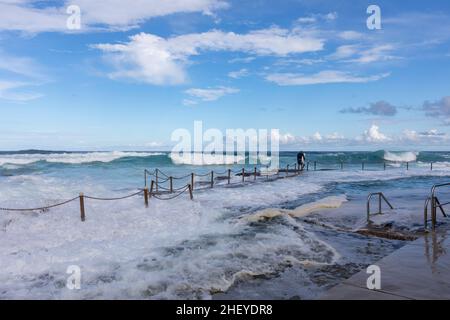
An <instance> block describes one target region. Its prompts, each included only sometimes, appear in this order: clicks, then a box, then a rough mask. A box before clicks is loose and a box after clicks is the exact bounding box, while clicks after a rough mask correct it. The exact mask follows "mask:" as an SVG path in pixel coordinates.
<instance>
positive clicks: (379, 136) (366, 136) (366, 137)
mask: <svg viewBox="0 0 450 320" xmlns="http://www.w3.org/2000/svg"><path fill="white" fill-rule="evenodd" d="M362 140H363V141H367V142H386V141H390V140H391V139H390V138H389V137H388V136H386V135H385V134H383V133H381V132H380V127H378V126H377V125H375V124H373V125H372V126H371V127H370V128H369V129H368V130H366V131H364V133H363V135H362Z"/></svg>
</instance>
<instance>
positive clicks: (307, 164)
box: [306, 161, 309, 171]
mask: <svg viewBox="0 0 450 320" xmlns="http://www.w3.org/2000/svg"><path fill="white" fill-rule="evenodd" d="M306 171H309V161H308V162H307V163H306Z"/></svg>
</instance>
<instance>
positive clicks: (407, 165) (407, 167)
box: [406, 162, 409, 171]
mask: <svg viewBox="0 0 450 320" xmlns="http://www.w3.org/2000/svg"><path fill="white" fill-rule="evenodd" d="M408 170H409V162H406V171H408Z"/></svg>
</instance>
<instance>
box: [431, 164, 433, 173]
mask: <svg viewBox="0 0 450 320" xmlns="http://www.w3.org/2000/svg"><path fill="white" fill-rule="evenodd" d="M431 171H433V162H431Z"/></svg>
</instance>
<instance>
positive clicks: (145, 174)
mask: <svg viewBox="0 0 450 320" xmlns="http://www.w3.org/2000/svg"><path fill="white" fill-rule="evenodd" d="M144 179H145V184H144V186H145V187H146V186H147V169H144Z"/></svg>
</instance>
